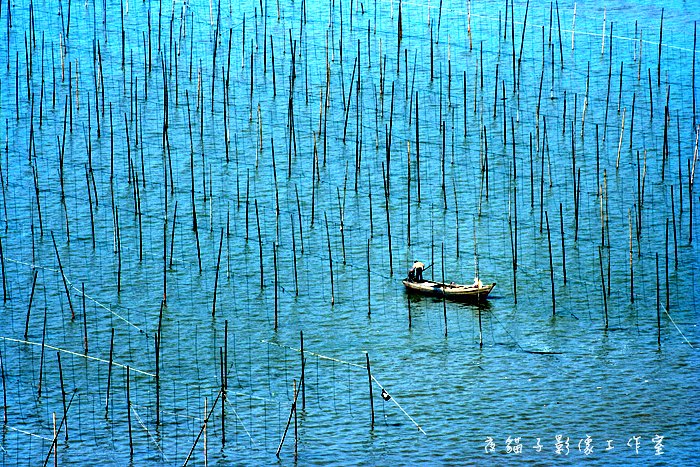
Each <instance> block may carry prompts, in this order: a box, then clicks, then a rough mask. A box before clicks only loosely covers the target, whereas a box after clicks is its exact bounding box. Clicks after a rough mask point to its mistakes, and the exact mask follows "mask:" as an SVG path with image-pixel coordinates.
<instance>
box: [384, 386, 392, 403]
mask: <svg viewBox="0 0 700 467" xmlns="http://www.w3.org/2000/svg"><path fill="white" fill-rule="evenodd" d="M382 399H384V400H385V401H388V400H389V399H391V396H390V395H389V393H388V392H386V389H384V388H382Z"/></svg>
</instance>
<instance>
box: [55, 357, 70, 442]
mask: <svg viewBox="0 0 700 467" xmlns="http://www.w3.org/2000/svg"><path fill="white" fill-rule="evenodd" d="M56 358H58V377H59V380H60V382H61V399H62V400H63V418H64V419H65V418H66V417H67V416H68V407H67V406H66V391H65V389H63V368H62V367H61V352H56ZM66 441H68V421H66Z"/></svg>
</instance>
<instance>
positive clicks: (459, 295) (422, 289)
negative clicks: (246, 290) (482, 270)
mask: <svg viewBox="0 0 700 467" xmlns="http://www.w3.org/2000/svg"><path fill="white" fill-rule="evenodd" d="M402 282H403V285H404V286H405V287H406V292H409V293H418V294H423V295H431V296H434V297H445V298H448V299H451V300H459V301H471V302H483V301H485V300H486V298H487V297H488V295H489V294H490V293H491V290H493V288H494V287H495V286H496V283H495V282H493V283H491V284H488V285H484V284H483V283H482V282H481V281H480V280H479V279H476V280H475V281H474V283H473V284H471V285H463V284H455V283H454V282H451V283H449V284H448V283H445V282H436V281H429V280H423V281H420V282H418V281H412V280H409V279H404V280H403V281H402Z"/></svg>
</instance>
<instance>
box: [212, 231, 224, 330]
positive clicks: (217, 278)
mask: <svg viewBox="0 0 700 467" xmlns="http://www.w3.org/2000/svg"><path fill="white" fill-rule="evenodd" d="M223 244H224V228H223V227H222V228H221V237H220V238H219V256H218V257H217V260H216V276H215V277H214V300H213V301H212V305H211V317H212V318H214V317H215V316H216V292H217V288H218V285H219V270H220V266H221V249H222V246H223Z"/></svg>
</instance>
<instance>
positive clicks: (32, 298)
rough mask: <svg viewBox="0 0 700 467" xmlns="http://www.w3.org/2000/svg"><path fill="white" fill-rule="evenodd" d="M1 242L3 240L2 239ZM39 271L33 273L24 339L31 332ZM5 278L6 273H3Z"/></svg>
mask: <svg viewBox="0 0 700 467" xmlns="http://www.w3.org/2000/svg"><path fill="white" fill-rule="evenodd" d="M0 242H2V241H1V240H0ZM38 273H39V272H38V271H37V270H36V269H34V271H33V274H32V292H31V294H29V305H28V306H27V320H26V322H25V324H24V340H27V334H28V332H29V315H30V313H31V312H32V301H33V300H34V289H35V288H36V277H37V275H38ZM3 278H4V274H3Z"/></svg>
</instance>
